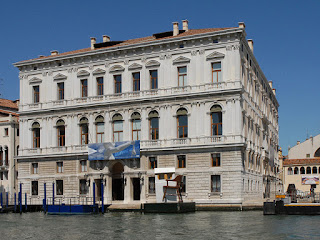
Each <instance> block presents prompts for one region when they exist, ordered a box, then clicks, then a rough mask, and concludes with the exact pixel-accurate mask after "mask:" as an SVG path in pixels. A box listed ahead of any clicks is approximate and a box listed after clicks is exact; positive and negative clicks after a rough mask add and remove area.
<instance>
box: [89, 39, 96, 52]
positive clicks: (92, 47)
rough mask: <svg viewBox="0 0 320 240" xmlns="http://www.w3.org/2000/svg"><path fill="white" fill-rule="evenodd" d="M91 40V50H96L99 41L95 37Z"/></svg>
mask: <svg viewBox="0 0 320 240" xmlns="http://www.w3.org/2000/svg"><path fill="white" fill-rule="evenodd" d="M90 39H91V49H92V50H94V45H95V44H96V41H97V39H96V38H95V37H92V38H90Z"/></svg>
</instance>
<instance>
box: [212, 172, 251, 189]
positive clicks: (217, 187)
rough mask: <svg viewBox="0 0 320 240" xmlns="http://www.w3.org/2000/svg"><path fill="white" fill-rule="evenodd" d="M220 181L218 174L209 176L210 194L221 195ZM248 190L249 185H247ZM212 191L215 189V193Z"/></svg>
mask: <svg viewBox="0 0 320 240" xmlns="http://www.w3.org/2000/svg"><path fill="white" fill-rule="evenodd" d="M213 177H217V178H216V180H215V183H216V184H215V187H214V185H213ZM217 179H219V181H217ZM221 180H222V179H221V175H218V174H213V175H210V192H211V193H221V192H222V191H221V188H222V181H221ZM248 181H249V180H248ZM217 183H218V184H217ZM248 188H249V185H248ZM214 189H216V191H214Z"/></svg>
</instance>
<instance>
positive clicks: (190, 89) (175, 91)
mask: <svg viewBox="0 0 320 240" xmlns="http://www.w3.org/2000/svg"><path fill="white" fill-rule="evenodd" d="M240 87H241V82H240V81H233V82H217V83H206V84H201V85H194V86H183V87H170V88H161V89H151V90H142V91H138V92H124V93H115V94H108V95H101V96H90V97H85V98H75V99H64V100H58V101H57V100H55V101H50V102H45V103H37V104H34V103H32V104H21V105H20V106H19V107H20V111H27V110H32V109H41V108H42V109H46V108H60V107H63V106H77V105H83V103H98V102H108V103H112V102H113V101H119V100H123V101H125V100H135V99H141V98H143V99H147V98H152V97H155V96H176V95H178V96H179V95H184V94H192V93H201V92H212V91H220V90H228V89H235V88H240Z"/></svg>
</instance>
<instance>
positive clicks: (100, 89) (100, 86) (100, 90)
mask: <svg viewBox="0 0 320 240" xmlns="http://www.w3.org/2000/svg"><path fill="white" fill-rule="evenodd" d="M99 80H102V83H101V82H99ZM96 81H97V96H103V95H104V89H103V87H104V78H103V77H97V78H96Z"/></svg>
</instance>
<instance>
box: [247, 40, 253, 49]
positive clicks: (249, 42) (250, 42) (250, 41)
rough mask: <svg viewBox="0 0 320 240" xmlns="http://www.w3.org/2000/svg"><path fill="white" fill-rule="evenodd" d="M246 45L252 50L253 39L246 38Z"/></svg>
mask: <svg viewBox="0 0 320 240" xmlns="http://www.w3.org/2000/svg"><path fill="white" fill-rule="evenodd" d="M248 45H249V47H250V49H251V51H252V52H253V40H252V39H248Z"/></svg>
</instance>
